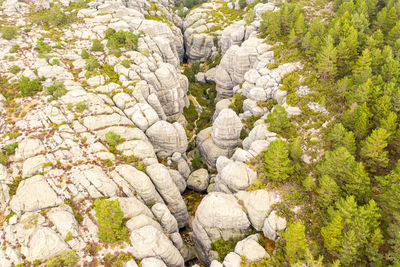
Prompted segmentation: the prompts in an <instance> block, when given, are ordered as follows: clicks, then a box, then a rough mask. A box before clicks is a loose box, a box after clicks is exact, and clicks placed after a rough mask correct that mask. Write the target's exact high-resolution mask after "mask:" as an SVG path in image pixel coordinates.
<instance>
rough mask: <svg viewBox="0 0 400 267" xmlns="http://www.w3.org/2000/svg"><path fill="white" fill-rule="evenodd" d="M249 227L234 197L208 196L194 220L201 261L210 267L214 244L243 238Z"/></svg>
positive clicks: (214, 194)
mask: <svg viewBox="0 0 400 267" xmlns="http://www.w3.org/2000/svg"><path fill="white" fill-rule="evenodd" d="M249 226H250V222H249V220H248V218H247V216H246V213H245V212H244V211H243V210H242V207H241V206H240V205H239V204H238V202H237V199H236V198H235V197H234V196H233V195H230V194H224V193H219V192H213V193H210V194H208V195H207V196H206V197H205V198H203V200H202V201H201V203H200V205H199V206H198V208H197V210H196V214H195V218H194V220H193V241H194V243H195V248H196V252H197V255H198V257H199V259H200V261H201V262H202V263H204V264H207V265H209V264H210V263H211V261H212V256H211V255H210V251H211V243H212V242H214V241H216V240H218V239H221V238H224V239H225V240H227V239H229V238H232V237H238V236H241V235H242V234H243V232H244V231H245V230H246V229H248V228H249Z"/></svg>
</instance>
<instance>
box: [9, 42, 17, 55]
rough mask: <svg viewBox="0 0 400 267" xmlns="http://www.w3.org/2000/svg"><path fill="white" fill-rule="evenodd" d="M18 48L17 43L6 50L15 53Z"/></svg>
mask: <svg viewBox="0 0 400 267" xmlns="http://www.w3.org/2000/svg"><path fill="white" fill-rule="evenodd" d="M18 49H19V45H17V44H15V45H13V46H12V47H11V48H10V50H9V51H8V52H9V53H16V52H17V51H18Z"/></svg>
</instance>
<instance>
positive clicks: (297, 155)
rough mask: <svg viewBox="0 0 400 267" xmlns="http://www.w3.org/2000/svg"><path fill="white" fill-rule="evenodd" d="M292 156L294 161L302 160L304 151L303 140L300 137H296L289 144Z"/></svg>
mask: <svg viewBox="0 0 400 267" xmlns="http://www.w3.org/2000/svg"><path fill="white" fill-rule="evenodd" d="M289 152H290V158H291V159H292V160H293V161H296V162H300V161H301V156H302V155H303V151H302V150H301V140H300V138H298V137H297V138H295V139H294V140H293V141H292V142H291V143H290V146H289Z"/></svg>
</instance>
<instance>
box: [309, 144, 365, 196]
mask: <svg viewBox="0 0 400 267" xmlns="http://www.w3.org/2000/svg"><path fill="white" fill-rule="evenodd" d="M317 170H318V172H319V174H320V175H329V176H330V177H332V178H333V179H334V180H335V181H336V183H337V184H338V186H339V187H340V188H341V189H342V190H343V191H344V192H345V193H347V194H349V195H354V196H356V197H357V199H358V200H360V201H362V200H363V199H365V198H366V197H368V196H369V194H370V186H369V184H370V181H369V177H368V174H367V173H366V172H365V170H364V166H363V165H362V163H361V162H357V161H356V160H355V158H354V156H353V155H351V154H350V153H349V152H348V151H347V149H346V148H344V147H339V148H337V149H335V150H334V151H328V152H326V153H325V160H324V161H323V162H322V163H321V164H319V165H318V166H317Z"/></svg>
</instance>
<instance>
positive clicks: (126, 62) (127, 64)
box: [121, 59, 131, 68]
mask: <svg viewBox="0 0 400 267" xmlns="http://www.w3.org/2000/svg"><path fill="white" fill-rule="evenodd" d="M121 65H122V66H124V67H125V68H129V67H130V66H131V62H129V60H127V59H124V60H122V62H121Z"/></svg>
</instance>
